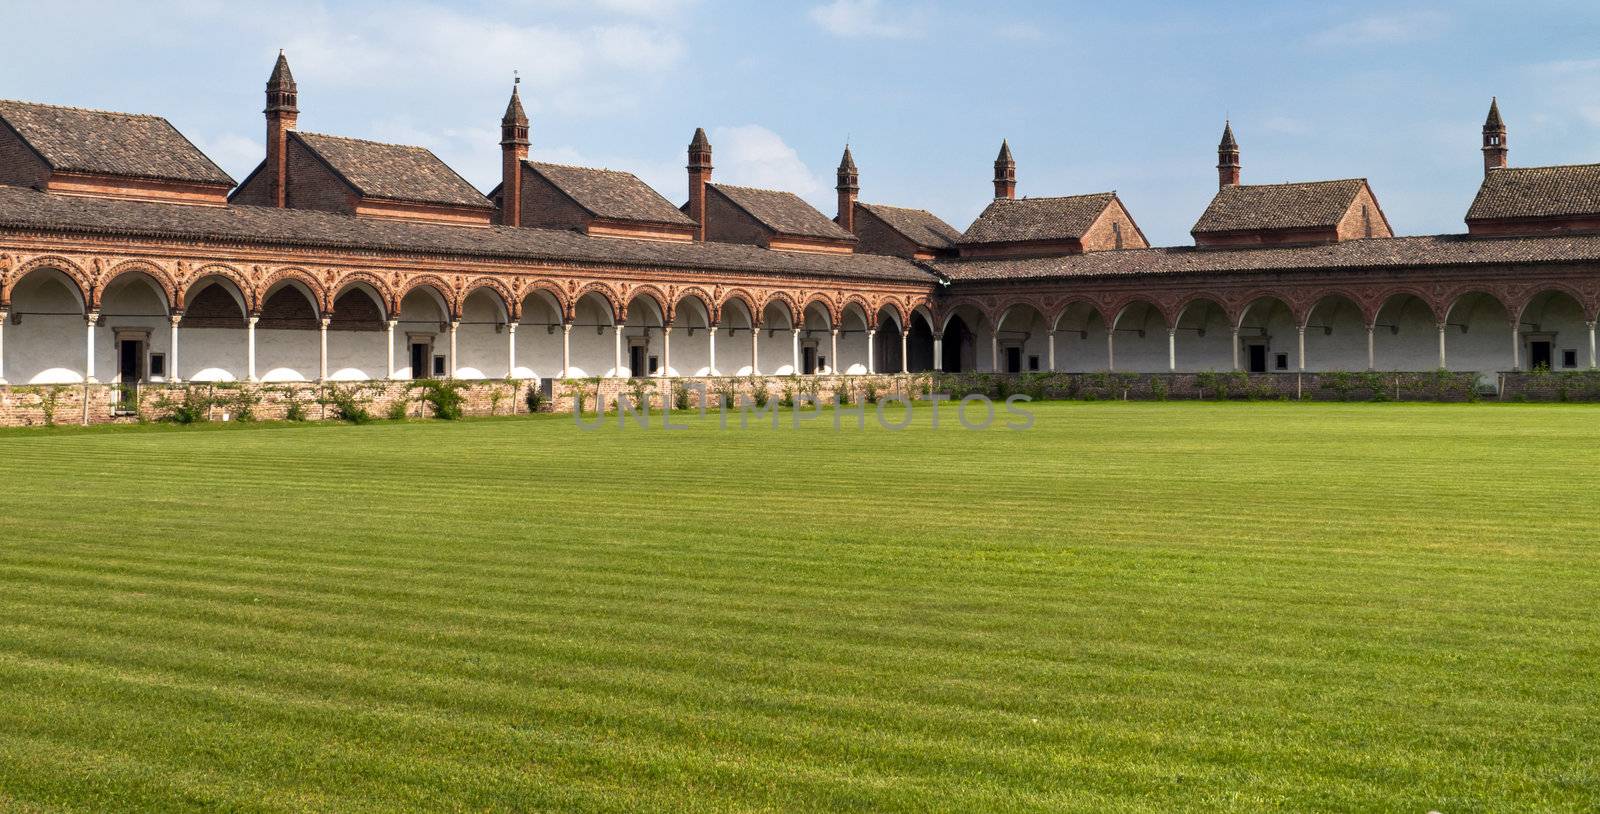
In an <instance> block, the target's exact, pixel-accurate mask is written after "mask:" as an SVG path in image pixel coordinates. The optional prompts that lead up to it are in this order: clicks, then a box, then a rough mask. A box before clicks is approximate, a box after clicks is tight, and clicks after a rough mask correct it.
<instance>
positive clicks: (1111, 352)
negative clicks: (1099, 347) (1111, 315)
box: [1106, 327, 1117, 370]
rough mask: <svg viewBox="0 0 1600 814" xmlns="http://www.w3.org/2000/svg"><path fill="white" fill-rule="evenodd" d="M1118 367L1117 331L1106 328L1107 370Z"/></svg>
mask: <svg viewBox="0 0 1600 814" xmlns="http://www.w3.org/2000/svg"><path fill="white" fill-rule="evenodd" d="M1116 369H1117V332H1116V331H1114V330H1112V329H1111V328H1109V327H1107V328H1106V370H1116Z"/></svg>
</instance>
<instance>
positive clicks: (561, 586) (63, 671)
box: [0, 402, 1600, 812]
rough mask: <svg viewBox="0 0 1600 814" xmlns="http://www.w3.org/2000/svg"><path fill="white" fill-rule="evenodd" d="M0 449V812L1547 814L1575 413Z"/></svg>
mask: <svg viewBox="0 0 1600 814" xmlns="http://www.w3.org/2000/svg"><path fill="white" fill-rule="evenodd" d="M1031 409H1032V411H1033V412H1034V414H1035V417H1036V420H1035V422H1034V425H1033V428H1032V429H1031V430H1028V431H1024V432H1009V431H1005V430H1001V429H994V430H990V431H987V432H968V431H963V430H961V429H960V428H959V425H957V424H956V423H955V422H950V421H947V422H944V423H942V424H941V427H940V428H939V429H938V430H934V429H932V428H931V427H929V426H928V422H927V417H926V416H925V415H919V417H918V418H917V419H916V420H915V421H914V422H913V424H912V426H911V428H910V429H908V430H906V431H903V432H889V431H886V430H884V429H881V428H879V427H878V426H876V425H875V424H874V423H873V422H870V421H869V422H868V426H867V428H866V429H864V430H859V431H857V430H848V429H847V430H845V431H842V432H836V431H835V430H834V429H833V427H832V423H831V422H829V421H826V420H824V421H813V422H809V423H807V424H806V425H804V427H803V428H801V429H798V430H797V429H790V428H789V425H788V424H785V425H784V428H783V429H780V430H771V429H755V428H752V429H749V430H743V431H740V430H737V429H730V430H728V431H720V430H719V429H718V428H717V423H716V421H715V420H714V419H712V420H695V419H688V420H687V422H686V423H688V424H689V429H687V430H683V431H677V432H666V431H660V430H656V431H644V430H638V429H631V428H630V429H629V430H623V431H618V430H616V429H614V425H609V426H608V427H607V428H606V429H604V430H601V431H594V432H583V431H580V430H578V429H577V428H576V427H575V426H574V424H573V421H572V418H571V416H554V415H540V416H533V417H528V416H521V417H516V418H502V419H487V420H470V421H462V422H440V421H426V422H418V421H413V422H379V423H376V424H372V425H367V426H360V427H352V426H345V425H306V424H301V425H290V424H259V425H219V424H213V425H207V426H199V427H190V428H177V427H169V426H147V427H137V426H134V427H101V428H91V429H81V428H59V429H54V430H41V429H32V430H0V461H3V462H4V464H5V469H6V473H7V474H6V477H5V480H4V488H3V492H0V495H3V497H0V500H3V505H4V510H3V511H0V808H4V809H5V810H10V811H62V810H64V811H110V810H193V811H211V810H252V811H317V810H334V809H338V810H368V811H405V810H547V809H557V808H559V809H567V810H585V811H625V810H697V811H753V810H759V811H849V810H862V811H866V810H871V811H934V810H938V811H1061V810H1074V811H1100V812H1106V811H1174V810H1294V811H1344V810H1380V809H1381V810H1401V811H1417V812H1424V811H1430V810H1439V811H1444V812H1453V811H1579V810H1593V808H1594V806H1595V805H1597V802H1600V767H1597V765H1596V757H1595V751H1594V747H1593V744H1594V743H1596V742H1600V604H1597V603H1596V602H1595V601H1594V597H1595V596H1596V594H1597V591H1600V549H1597V541H1596V539H1595V529H1597V528H1600V501H1596V500H1595V499H1594V486H1595V484H1596V483H1597V482H1600V458H1597V456H1596V452H1595V450H1596V446H1597V444H1596V442H1597V441H1600V420H1597V418H1600V414H1597V413H1596V411H1595V409H1594V408H1593V407H1585V406H1581V405H1510V404H1469V405H1419V404H1260V403H1254V404H1250V403H1117V402H1099V403H1050V404H1044V403H1040V404H1034V405H1031Z"/></svg>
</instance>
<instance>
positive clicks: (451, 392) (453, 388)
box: [411, 379, 466, 421]
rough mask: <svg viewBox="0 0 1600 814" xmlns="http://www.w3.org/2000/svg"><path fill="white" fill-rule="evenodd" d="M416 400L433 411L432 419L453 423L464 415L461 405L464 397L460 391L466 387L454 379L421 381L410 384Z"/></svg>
mask: <svg viewBox="0 0 1600 814" xmlns="http://www.w3.org/2000/svg"><path fill="white" fill-rule="evenodd" d="M411 389H412V390H416V391H417V399H418V400H419V401H421V402H422V403H424V404H426V405H428V406H429V407H430V408H432V409H433V417H434V418H437V419H440V420H442V421H455V420H457V419H459V418H461V416H462V415H463V414H464V413H463V411H462V409H461V405H462V403H463V402H465V401H466V397H465V396H463V395H461V391H462V390H464V389H466V385H464V384H462V383H461V382H458V381H455V380H454V379H421V380H418V381H415V382H412V383H411Z"/></svg>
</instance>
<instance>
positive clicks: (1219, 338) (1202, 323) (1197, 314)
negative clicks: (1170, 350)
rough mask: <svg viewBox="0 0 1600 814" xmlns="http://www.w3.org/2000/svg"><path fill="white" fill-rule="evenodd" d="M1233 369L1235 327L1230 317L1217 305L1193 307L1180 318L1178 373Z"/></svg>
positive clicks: (1201, 303)
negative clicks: (1229, 319)
mask: <svg viewBox="0 0 1600 814" xmlns="http://www.w3.org/2000/svg"><path fill="white" fill-rule="evenodd" d="M1241 361H1242V360H1241ZM1232 369H1233V325H1231V324H1230V323H1229V321H1228V317H1227V314H1225V313H1224V312H1223V311H1222V309H1221V307H1220V306H1216V305H1214V304H1209V303H1205V302H1196V303H1192V304H1190V305H1189V307H1188V308H1186V309H1184V312H1183V313H1182V314H1180V315H1179V316H1178V370H1180V371H1186V372H1196V371H1202V370H1232Z"/></svg>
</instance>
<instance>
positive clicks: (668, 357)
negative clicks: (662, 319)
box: [661, 325, 672, 379]
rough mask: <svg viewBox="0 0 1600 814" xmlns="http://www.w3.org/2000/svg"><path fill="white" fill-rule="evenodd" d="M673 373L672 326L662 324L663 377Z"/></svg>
mask: <svg viewBox="0 0 1600 814" xmlns="http://www.w3.org/2000/svg"><path fill="white" fill-rule="evenodd" d="M671 375H672V326H671V325H663V326H661V378H663V379H665V378H667V377H668V376H671Z"/></svg>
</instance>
